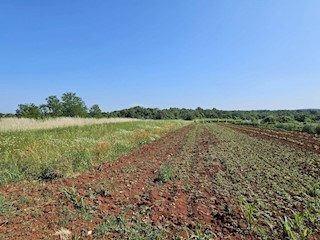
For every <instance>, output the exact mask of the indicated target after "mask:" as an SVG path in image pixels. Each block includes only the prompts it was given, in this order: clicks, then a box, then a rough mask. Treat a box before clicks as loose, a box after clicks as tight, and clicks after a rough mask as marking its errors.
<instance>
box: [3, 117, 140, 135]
mask: <svg viewBox="0 0 320 240" xmlns="http://www.w3.org/2000/svg"><path fill="white" fill-rule="evenodd" d="M136 120H137V119H132V118H100V119H96V118H71V117H61V118H51V119H40V120H36V119H30V118H0V132H7V131H24V130H36V129H50V128H60V127H69V126H83V125H91V124H102V123H111V122H129V121H136Z"/></svg>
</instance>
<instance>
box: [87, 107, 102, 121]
mask: <svg viewBox="0 0 320 240" xmlns="http://www.w3.org/2000/svg"><path fill="white" fill-rule="evenodd" d="M89 115H90V117H94V118H102V117H103V115H102V111H101V109H100V107H99V105H98V104H94V105H92V107H91V108H90V109H89Z"/></svg>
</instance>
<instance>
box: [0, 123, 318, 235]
mask: <svg viewBox="0 0 320 240" xmlns="http://www.w3.org/2000/svg"><path fill="white" fill-rule="evenodd" d="M248 134H249V135H248ZM261 135H262V134H260V133H254V134H252V131H249V130H245V129H244V128H241V129H240V128H239V129H238V128H235V127H234V128H230V127H226V126H225V125H217V124H192V125H188V126H186V127H183V128H181V129H178V130H176V131H174V132H171V133H169V134H167V135H165V136H164V137H162V138H161V139H159V140H158V141H156V142H154V143H151V144H148V145H144V146H142V147H141V148H139V149H137V150H135V151H134V152H132V153H130V154H128V155H126V156H123V157H121V158H119V159H117V160H115V161H113V162H112V163H108V164H104V165H101V166H100V167H99V168H96V169H95V170H94V171H91V172H88V173H85V174H81V175H79V176H77V177H73V178H65V179H60V180H55V181H51V182H39V181H36V182H23V183H16V184H7V185H2V186H0V192H1V193H2V195H3V199H0V200H1V201H0V204H1V207H2V210H0V239H286V238H288V239H293V237H297V239H302V238H301V237H303V235H306V239H307V238H309V239H319V238H320V235H319V231H320V221H319V219H320V185H319V162H320V155H319V152H318V151H317V150H314V149H313V148H311V147H310V148H309V147H304V145H301V144H296V145H295V146H292V145H290V144H286V143H285V142H283V141H282V140H281V139H275V138H263V137H260V136H261ZM314 141H316V143H315V144H317V145H318V143H319V139H315V140H314ZM312 144H313V143H312ZM298 217H300V218H301V219H300V220H299V219H298V220H296V219H297V218H298ZM286 226H287V227H290V230H291V231H292V233H290V231H289V230H288V228H286ZM290 234H291V235H290Z"/></svg>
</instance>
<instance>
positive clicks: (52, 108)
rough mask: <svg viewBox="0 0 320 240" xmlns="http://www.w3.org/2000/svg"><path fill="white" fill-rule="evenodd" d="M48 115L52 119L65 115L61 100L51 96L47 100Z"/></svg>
mask: <svg viewBox="0 0 320 240" xmlns="http://www.w3.org/2000/svg"><path fill="white" fill-rule="evenodd" d="M46 101H47V108H48V114H49V115H50V116H51V117H60V116H62V114H63V106H62V103H61V102H60V100H59V98H57V97H56V96H49V97H47V98H46Z"/></svg>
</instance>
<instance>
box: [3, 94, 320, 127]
mask: <svg viewBox="0 0 320 240" xmlns="http://www.w3.org/2000/svg"><path fill="white" fill-rule="evenodd" d="M45 100H46V103H44V104H40V105H36V104H34V103H30V104H19V105H18V109H17V110H16V114H0V117H12V116H16V117H19V118H50V117H95V118H102V117H106V118H110V117H121V118H138V119H182V120H194V119H231V120H232V119H233V120H241V121H244V122H249V123H251V124H256V123H259V124H261V123H262V124H286V123H320V109H305V110H276V111H271V110H252V111H224V110H218V109H216V108H212V109H203V108H201V107H198V108H196V109H186V108H169V109H159V108H144V107H140V106H136V107H132V108H128V109H123V110H119V111H113V112H102V111H101V109H100V107H99V105H98V104H94V105H93V106H91V107H90V108H88V107H87V106H86V104H85V102H84V101H83V100H82V98H81V97H79V96H77V95H76V93H72V92H66V93H64V94H62V96H61V98H58V97H57V96H49V97H47V98H46V99H45Z"/></svg>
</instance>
